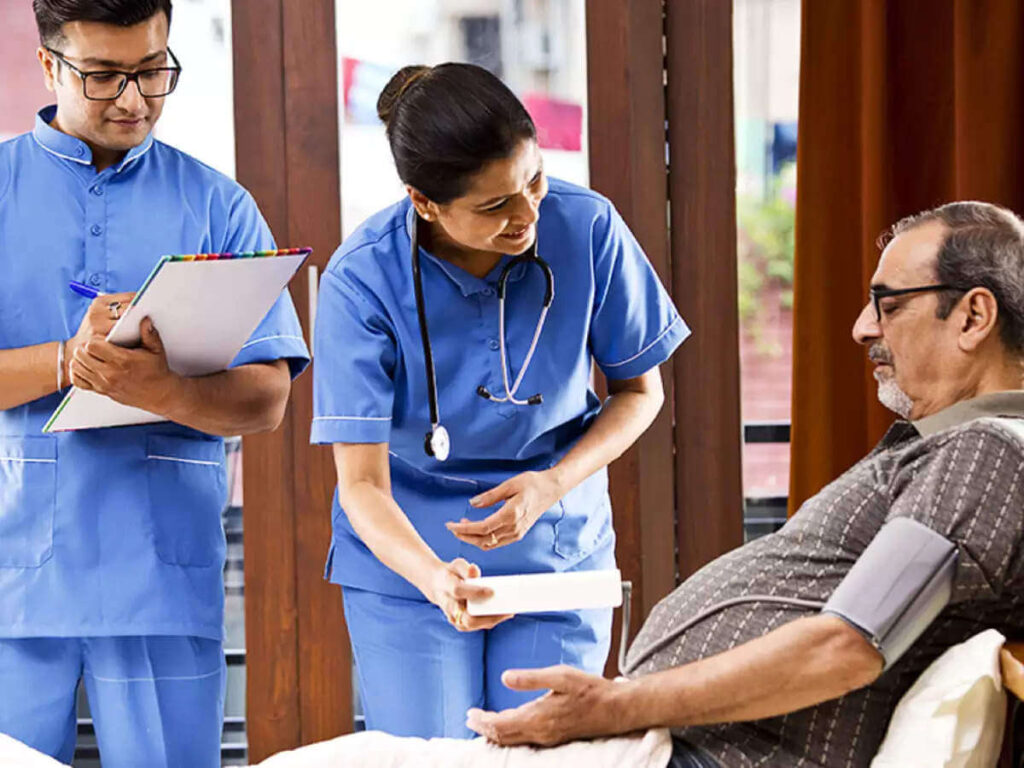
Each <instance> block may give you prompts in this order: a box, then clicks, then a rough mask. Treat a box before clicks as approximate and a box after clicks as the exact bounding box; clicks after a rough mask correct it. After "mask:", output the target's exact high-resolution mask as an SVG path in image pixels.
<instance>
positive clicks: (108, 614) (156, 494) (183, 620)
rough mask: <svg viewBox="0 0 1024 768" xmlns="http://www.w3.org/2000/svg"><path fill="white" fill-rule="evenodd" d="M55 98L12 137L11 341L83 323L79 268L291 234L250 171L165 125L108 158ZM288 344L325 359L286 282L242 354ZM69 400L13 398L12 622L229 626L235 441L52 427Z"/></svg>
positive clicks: (166, 432) (2, 337)
mask: <svg viewBox="0 0 1024 768" xmlns="http://www.w3.org/2000/svg"><path fill="white" fill-rule="evenodd" d="M54 114H55V108H54V107H48V108H46V109H44V110H42V111H41V112H40V113H39V115H38V117H37V119H36V126H35V130H34V131H33V132H32V133H29V134H25V135H23V136H19V137H16V138H14V139H12V140H10V141H7V142H4V143H2V144H0V348H3V349H14V348H19V347H27V346H31V345H34V344H42V343H46V342H52V341H56V340H58V339H67V338H70V337H71V336H73V335H74V333H75V331H76V330H77V329H78V326H79V323H80V322H81V320H82V317H83V316H84V315H85V312H86V309H87V308H88V306H89V303H90V302H89V300H88V299H85V298H83V297H81V296H79V295H77V294H75V293H72V292H71V291H70V290H68V281H69V280H79V281H82V282H85V283H87V284H89V285H92V286H95V287H96V288H98V289H99V290H101V291H105V292H110V293H112V292H120V291H133V290H136V289H138V288H139V287H140V286H141V285H142V282H143V280H144V279H145V277H146V276H147V275H148V274H149V272H150V270H151V269H152V268H153V265H154V264H155V263H156V261H157V259H158V258H159V257H160V256H162V255H164V254H178V253H206V252H239V251H251V250H260V249H269V248H273V247H274V244H273V238H272V236H271V234H270V230H269V229H268V227H267V225H266V223H265V222H264V221H263V218H262V217H261V216H260V213H259V210H258V209H257V207H256V204H255V202H254V201H253V199H252V197H251V196H250V195H249V193H248V192H246V191H245V190H244V189H242V188H241V187H240V186H239V185H238V184H236V183H235V182H234V181H232V180H230V179H228V178H227V177H225V176H223V175H222V174H220V173H218V172H216V171H214V170H213V169H211V168H208V167H207V166H205V165H203V164H202V163H200V162H199V161H197V160H195V159H193V158H191V157H189V156H188V155H186V154H184V153H182V152H179V151H178V150H176V149H173V148H171V147H169V146H167V145H165V144H162V143H160V142H158V141H154V140H153V138H152V136H150V137H147V138H146V140H145V141H144V142H143V143H142V144H140V145H139V146H137V147H135V148H134V149H132V150H131V151H130V152H129V153H128V154H127V155H126V156H125V158H124V160H123V161H121V162H120V163H119V164H118V165H116V166H113V167H111V168H108V169H106V170H104V171H103V172H102V173H97V172H96V169H95V167H94V166H93V165H92V158H91V154H90V150H89V147H88V146H87V145H86V144H84V143H83V142H81V141H79V140H77V139H75V138H72V137H71V136H68V135H66V134H63V133H60V132H58V131H56V130H55V129H53V128H51V127H50V125H49V122H50V121H51V120H52V119H53V116H54ZM278 359H287V360H288V362H289V364H290V366H291V372H292V375H293V376H294V375H297V374H298V373H299V372H300V371H301V370H302V369H303V368H304V367H305V366H306V364H307V363H308V359H309V356H308V352H307V350H306V346H305V343H304V342H303V339H302V332H301V329H300V327H299V323H298V318H297V317H296V315H295V310H294V308H293V306H292V303H291V299H290V297H289V296H288V292H287V291H285V292H284V293H283V294H282V296H281V297H280V298H279V299H278V301H277V303H276V304H275V305H274V307H273V309H271V311H270V313H269V314H268V315H267V316H266V318H264V320H263V321H262V322H261V323H260V325H259V326H258V327H257V329H256V331H255V332H254V333H253V334H252V336H251V338H250V339H249V341H248V342H247V343H246V345H245V346H244V347H243V349H242V350H241V352H240V353H239V355H238V357H237V358H236V359H235V360H234V362H233V363H232V365H233V366H237V365H244V364H246V363H257V362H270V361H273V360H278ZM54 376H55V377H56V359H55V360H54ZM60 400H61V395H60V394H57V393H55V394H53V395H50V396H49V397H44V398H41V399H39V400H35V401H33V402H31V403H27V404H25V405H22V406H19V407H16V408H11V409H8V410H6V411H0V637H30V636H50V637H57V636H63V637H67V636H87V635H149V634H170V635H197V636H201V637H209V638H213V639H220V638H221V636H222V633H223V629H222V627H223V604H224V590H223V577H222V571H223V566H224V550H225V544H224V532H223V528H222V526H221V512H222V510H223V507H224V503H225V500H226V480H225V461H224V445H223V441H222V440H220V439H219V438H215V437H211V436H210V435H206V434H203V433H201V432H197V431H195V430H193V429H189V428H187V427H183V426H180V425H177V424H172V423H169V422H163V423H158V424H148V425H144V426H134V427H122V428H112V429H96V430H85V431H81V432H67V433H61V434H56V435H44V434H42V433H41V429H42V427H43V424H45V422H46V420H47V418H48V417H49V415H50V413H51V412H52V411H53V409H54V408H55V407H56V406H57V404H58V403H59V402H60Z"/></svg>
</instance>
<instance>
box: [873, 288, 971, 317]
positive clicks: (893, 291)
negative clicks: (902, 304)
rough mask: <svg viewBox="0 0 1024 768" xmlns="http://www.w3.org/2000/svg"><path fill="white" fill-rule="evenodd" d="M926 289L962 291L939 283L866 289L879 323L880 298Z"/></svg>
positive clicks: (880, 313)
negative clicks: (910, 286) (911, 286)
mask: <svg viewBox="0 0 1024 768" xmlns="http://www.w3.org/2000/svg"><path fill="white" fill-rule="evenodd" d="M927 291H959V292H960V293H964V291H965V289H964V288H959V287H957V286H955V285H946V284H945V283H941V284H938V285H919V286H917V287H915V288H875V287H871V288H869V289H868V293H869V294H870V295H871V303H872V305H874V307H875V320H876V321H878V322H879V323H880V322H882V306H881V301H882V299H887V298H889V297H890V296H905V295H906V294H908V293H925V292H927Z"/></svg>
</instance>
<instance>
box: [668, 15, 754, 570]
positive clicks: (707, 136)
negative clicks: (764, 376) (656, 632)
mask: <svg viewBox="0 0 1024 768" xmlns="http://www.w3.org/2000/svg"><path fill="white" fill-rule="evenodd" d="M665 30H666V52H667V58H666V62H667V67H666V69H667V73H668V77H667V95H668V97H667V104H668V125H669V156H670V160H669V197H670V199H671V219H670V222H671V223H670V227H671V243H672V276H673V281H672V282H673V287H672V294H673V298H674V299H675V301H676V305H677V306H678V307H679V309H680V311H681V312H682V314H683V317H684V318H686V321H687V322H688V323H689V324H690V327H691V328H692V329H693V336H692V337H691V338H690V339H689V340H687V342H686V343H685V344H683V346H682V348H681V349H680V351H679V352H678V353H676V355H675V357H674V358H673V368H674V370H675V414H676V424H675V446H676V455H675V462H676V483H677V485H676V506H677V509H678V513H677V520H676V530H677V534H678V548H679V574H680V577H681V578H684V579H685V578H686V577H687V576H689V575H690V574H692V573H693V572H694V571H696V570H697V569H699V568H700V567H701V566H703V565H704V564H706V563H708V562H709V561H711V560H713V559H714V558H715V557H717V556H718V555H720V554H722V553H724V552H727V551H728V550H730V549H733V548H735V547H738V546H739V545H741V544H742V543H743V491H742V487H743V483H742V474H741V463H740V462H741V449H742V445H741V442H742V424H741V422H740V362H739V359H740V358H739V314H738V311H737V305H736V302H737V289H736V159H735V158H736V148H735V140H734V136H733V130H734V129H733V74H732V3H731V2H723V0H671V1H670V2H668V3H666V25H665Z"/></svg>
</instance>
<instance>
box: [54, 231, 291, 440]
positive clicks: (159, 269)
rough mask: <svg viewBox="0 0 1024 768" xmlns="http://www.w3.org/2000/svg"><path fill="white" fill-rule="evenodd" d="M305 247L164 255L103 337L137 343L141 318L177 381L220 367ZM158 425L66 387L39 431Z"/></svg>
mask: <svg viewBox="0 0 1024 768" xmlns="http://www.w3.org/2000/svg"><path fill="white" fill-rule="evenodd" d="M310 252H311V249H309V248H293V249H288V250H281V251H257V252H254V253H240V254H195V255H187V256H164V257H163V258H161V259H160V261H159V262H157V265H156V267H154V268H153V271H152V272H151V273H150V275H149V277H148V278H147V279H146V282H145V283H144V284H143V286H142V288H140V289H139V291H138V293H137V294H136V295H135V298H134V300H133V301H132V303H131V306H130V307H129V308H128V310H127V311H126V312H125V313H124V315H122V316H121V319H120V320H118V322H117V324H116V325H115V326H114V327H113V329H111V331H110V333H109V334H108V335H107V341H109V342H111V343H112V344H118V345H120V346H123V347H134V346H137V345H138V344H139V342H140V340H141V336H140V332H139V325H140V324H141V322H142V320H143V318H145V317H149V318H151V319H152V321H153V325H154V327H155V328H156V330H157V332H158V333H159V334H160V339H161V340H162V341H163V344H164V349H165V350H166V352H167V365H168V367H169V368H170V369H171V370H172V371H174V372H175V373H178V374H180V375H182V376H205V375H207V374H211V373H217V372H219V371H223V370H225V369H226V368H227V367H228V365H230V364H231V361H232V360H234V359H235V357H236V356H237V355H238V353H239V351H240V350H241V349H242V346H243V345H244V344H245V342H246V341H247V340H248V339H249V337H250V336H251V335H252V332H253V331H254V330H256V327H257V326H258V325H259V324H260V321H261V320H263V318H264V316H266V314H267V312H269V311H270V308H271V307H272V306H273V305H274V302H275V301H277V297H278V296H280V295H281V291H283V290H284V289H285V287H286V286H287V285H288V282H289V281H290V280H291V279H292V276H293V275H294V274H295V273H296V272H297V271H298V269H299V267H300V266H302V263H303V262H304V261H305V260H306V257H307V256H309V254H310ZM155 421H164V418H163V417H162V416H158V415H156V414H153V413H149V412H148V411H144V410H141V409H139V408H132V407H131V406H127V405H122V404H121V403H118V402H115V401H114V400H111V399H110V398H109V397H107V396H105V395H100V394H97V393H96V392H91V391H89V390H84V389H78V388H76V387H72V388H71V390H70V391H69V392H68V393H67V395H66V396H65V397H64V400H63V401H62V402H61V404H60V405H59V406H58V407H57V409H56V410H55V411H54V412H53V415H52V416H50V420H49V421H47V423H46V426H44V427H43V432H65V431H69V430H76V429H93V428H96V427H117V426H126V425H129V424H147V423H151V422H155Z"/></svg>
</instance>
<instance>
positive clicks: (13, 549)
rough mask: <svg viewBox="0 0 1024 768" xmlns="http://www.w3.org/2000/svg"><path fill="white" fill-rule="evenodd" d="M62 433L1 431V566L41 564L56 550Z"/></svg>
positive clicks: (14, 566)
mask: <svg viewBox="0 0 1024 768" xmlns="http://www.w3.org/2000/svg"><path fill="white" fill-rule="evenodd" d="M56 511H57V438H55V437H49V436H39V437H0V568H38V567H39V566H40V565H42V564H43V563H45V562H46V561H47V560H49V559H50V557H52V556H53V518H54V515H55V514H56Z"/></svg>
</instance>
